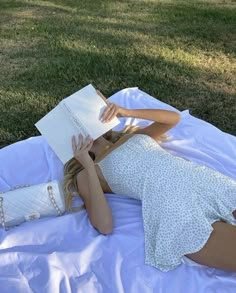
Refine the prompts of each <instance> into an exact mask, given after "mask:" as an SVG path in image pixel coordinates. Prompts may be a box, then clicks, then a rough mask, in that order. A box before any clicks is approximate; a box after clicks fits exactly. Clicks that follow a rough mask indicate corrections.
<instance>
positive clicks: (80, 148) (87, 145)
mask: <svg viewBox="0 0 236 293" xmlns="http://www.w3.org/2000/svg"><path fill="white" fill-rule="evenodd" d="M92 145H93V140H92V138H91V137H90V136H89V135H87V136H86V138H85V141H83V136H82V134H79V135H78V144H76V138H75V136H74V135H73V137H72V149H73V153H74V157H75V159H76V160H77V161H79V162H80V164H81V165H82V166H83V167H84V168H85V169H87V168H89V167H90V166H91V165H94V162H93V160H92V159H91V157H90V155H89V153H88V152H89V150H90V149H91V147H92Z"/></svg>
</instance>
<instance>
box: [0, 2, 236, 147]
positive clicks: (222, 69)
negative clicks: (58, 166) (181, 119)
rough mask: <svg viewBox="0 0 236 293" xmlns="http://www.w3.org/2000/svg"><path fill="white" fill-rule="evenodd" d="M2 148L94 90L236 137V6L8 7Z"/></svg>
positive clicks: (0, 63) (3, 18)
mask: <svg viewBox="0 0 236 293" xmlns="http://www.w3.org/2000/svg"><path fill="white" fill-rule="evenodd" d="M0 23H1V26H0V28H1V29H0V80H1V83H0V106H1V115H0V147H3V146H6V145H8V144H10V143H13V142H16V141H18V140H21V139H25V138H28V137H30V136H34V135H39V132H38V131H37V129H36V128H35V127H34V123H35V122H37V121H38V120H39V119H40V118H41V117H42V116H43V115H44V114H46V113H47V112H48V111H49V110H51V109H52V108H53V107H54V106H55V105H56V104H57V103H58V102H59V101H60V100H61V99H63V98H64V97H66V96H68V95H70V94H72V93H73V92H75V91H77V90H78V89H80V88H81V87H83V86H85V85H87V84H88V83H93V84H94V85H95V86H96V87H97V88H98V89H100V90H101V91H102V92H103V93H104V94H105V95H106V96H107V97H108V96H110V95H111V94H113V93H115V92H116V91H118V90H120V89H123V88H125V87H133V86H138V87H139V88H140V89H142V90H144V91H145V92H147V93H149V94H151V95H152V96H155V97H157V98H158V99H160V100H161V101H163V102H165V103H168V104H170V105H172V106H174V107H176V108H178V109H179V110H185V109H189V110H190V113H191V114H192V115H194V116H196V117H199V118H200V119H203V120H206V121H208V122H210V123H212V124H213V125H215V126H216V127H218V128H220V129H221V130H222V131H225V132H228V133H231V134H233V135H236V119H235V116H236V59H235V56H236V0H228V1H227V0H202V1H195V0H191V1H187V0H186V1H181V0H159V1H158V0H119V1H118V0H81V1H79V0H58V1H57V0H45V1H43V0H40V1H38V0H19V1H18V0H16V1H13V0H0Z"/></svg>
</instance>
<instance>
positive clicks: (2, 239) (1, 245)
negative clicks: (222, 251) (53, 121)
mask: <svg viewBox="0 0 236 293" xmlns="http://www.w3.org/2000/svg"><path fill="white" fill-rule="evenodd" d="M110 100H111V101H114V102H116V103H119V104H120V105H122V106H124V107H127V108H162V109H170V110H177V109H175V108H174V107H171V106H170V105H167V104H165V103H163V102H161V101H159V100H157V99H154V98H153V97H151V96H150V95H148V94H146V93H145V92H143V91H141V90H139V89H138V88H128V89H124V90H122V91H120V92H118V93H116V94H115V95H113V96H112V97H111V98H110ZM181 116H182V119H181V122H180V123H179V124H178V125H177V126H176V127H175V128H173V129H172V130H170V131H169V132H168V134H170V135H172V138H171V139H170V141H169V142H165V143H163V144H162V146H163V147H164V148H165V149H166V150H167V151H169V152H170V153H172V154H174V155H178V156H180V157H183V158H185V159H188V160H192V161H195V162H198V163H200V164H203V165H206V166H209V167H211V168H213V169H216V170H218V171H220V172H222V173H224V174H226V175H228V176H230V177H232V178H234V179H236V137H234V136H232V135H230V134H227V133H224V132H222V131H221V130H219V129H218V128H216V127H214V126H213V125H211V124H210V123H207V122H205V121H203V120H200V119H198V118H196V117H194V116H192V115H191V114H190V113H189V110H185V111H182V112H181ZM121 120H122V125H121V126H119V127H117V128H116V129H117V130H119V128H122V127H123V126H124V124H129V123H132V124H138V125H141V126H142V125H143V126H144V125H147V124H148V123H150V122H148V121H144V120H140V119H130V118H128V119H124V118H121ZM62 168H63V166H62V164H61V162H60V161H59V159H58V158H57V157H56V155H55V154H54V152H53V151H52V150H51V148H50V147H49V146H48V145H47V143H46V142H45V140H44V139H43V138H42V137H41V136H38V137H32V138H29V139H26V140H24V141H21V142H17V143H15V144H12V145H10V146H8V147H5V148H3V149H1V150H0V191H6V190H8V189H9V188H10V187H13V186H15V185H18V184H37V183H41V182H46V181H48V180H50V179H62V177H63V172H62ZM235 196H236V195H235ZM106 197H107V199H108V202H109V205H110V207H111V209H112V212H113V217H114V232H113V234H111V235H108V236H104V235H100V234H99V233H98V232H97V231H96V230H95V229H94V228H93V227H92V226H91V224H90V222H89V220H88V216H87V213H86V211H82V212H79V213H75V214H66V215H64V216H62V217H56V218H52V217H50V218H44V219H39V220H36V221H34V222H28V223H24V224H22V225H20V226H19V227H16V228H14V229H11V230H10V231H7V232H5V231H3V230H2V229H0V292H1V293H5V292H14V293H15V292H23V293H27V292H40V293H41V292H50V293H51V292H53V293H55V292H60V293H64V292H85V293H87V292H89V293H90V292H92V293H94V292H95V293H97V292H103V293H104V292H105V293H106V292H107V293H111V292H112V293H116V292H119V293H121V292H125V293H127V292H128V293H132V292H134V293H136V292H142V293H143V292H145V293H146V292H148V293H149V292H158V293H159V292H164V293H173V292H175V293H178V292H181V293H183V292H184V293H185V292H188V293H190V292H198V293H201V292H202V293H203V292H204V293H205V292H209V293H210V292H212V293H213V292H214V293H215V292H220V293H223V292H227V293H230V292H232V293H233V292H236V291H235V290H236V278H235V277H236V273H230V272H225V271H222V270H217V269H214V268H209V267H205V266H201V265H199V264H197V263H195V262H193V261H190V260H188V259H187V258H185V259H184V261H183V264H182V265H181V266H179V267H178V268H177V269H176V270H174V271H170V272H168V273H163V272H161V271H159V270H157V269H155V268H153V267H151V266H148V265H144V239H143V225H142V216H141V202H139V201H137V200H134V199H131V198H126V197H122V196H121V195H110V194H106ZM78 202H79V201H78Z"/></svg>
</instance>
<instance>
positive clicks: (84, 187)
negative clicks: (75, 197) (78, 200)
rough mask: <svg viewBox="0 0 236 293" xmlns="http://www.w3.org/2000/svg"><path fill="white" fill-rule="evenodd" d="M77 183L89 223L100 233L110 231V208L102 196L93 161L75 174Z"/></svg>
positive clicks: (111, 222)
mask: <svg viewBox="0 0 236 293" xmlns="http://www.w3.org/2000/svg"><path fill="white" fill-rule="evenodd" d="M77 185H78V189H79V193H80V195H81V197H82V198H83V200H84V204H85V206H86V210H87V212H88V216H89V219H90V221H91V224H92V225H93V226H94V227H95V228H96V229H98V230H99V232H100V233H102V234H109V233H112V228H113V219H112V213H111V209H110V207H109V205H108V203H107V200H106V198H105V196H104V193H103V190H102V187H101V184H100V181H99V179H98V176H97V172H96V169H95V166H94V163H92V164H91V165H90V167H87V168H86V169H84V170H83V171H81V172H80V173H79V174H78V175H77Z"/></svg>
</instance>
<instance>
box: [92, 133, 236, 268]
mask: <svg viewBox="0 0 236 293" xmlns="http://www.w3.org/2000/svg"><path fill="white" fill-rule="evenodd" d="M97 164H98V165H99V167H100V169H101V171H102V174H103V176H104V178H105V179H106V181H107V183H108V185H109V186H110V188H111V190H112V192H113V193H116V194H121V195H126V196H129V197H132V198H135V199H138V200H141V201H142V216H143V224H144V237H145V264H149V265H152V266H154V267H156V268H158V269H160V270H161V271H169V270H171V269H174V268H176V267H177V266H178V265H179V264H181V260H182V257H183V256H184V255H185V254H189V253H194V252H197V251H199V250H200V249H201V248H202V247H203V246H204V245H205V243H206V242H207V240H208V238H209V236H210V234H211V232H212V231H213V228H212V225H211V224H212V223H213V222H215V221H219V220H224V221H225V222H227V223H231V224H234V225H235V219H234V217H233V215H232V212H233V211H234V210H235V209H236V181H235V180H233V179H232V178H230V177H228V176H226V175H224V174H222V173H220V172H217V171H215V170H213V169H211V168H208V167H205V166H201V165H199V164H197V163H195V162H192V161H187V160H185V159H182V158H179V157H176V156H174V155H172V154H170V153H168V152H167V151H166V150H164V149H163V148H162V147H161V146H160V145H159V144H158V143H157V142H156V141H155V140H154V139H152V138H151V137H150V136H148V135H145V134H135V135H133V136H131V138H129V139H128V140H127V141H126V142H124V143H123V144H122V145H120V146H119V147H117V148H116V149H115V150H114V151H112V152H111V153H109V154H108V155H107V156H106V157H105V158H103V159H102V160H101V161H100V162H98V163H97Z"/></svg>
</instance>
